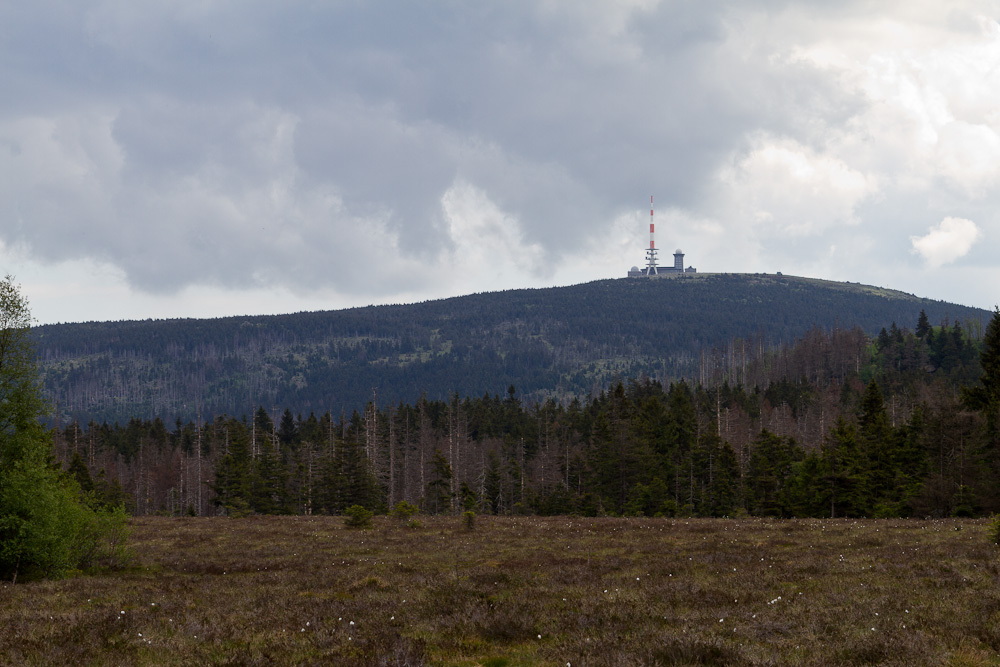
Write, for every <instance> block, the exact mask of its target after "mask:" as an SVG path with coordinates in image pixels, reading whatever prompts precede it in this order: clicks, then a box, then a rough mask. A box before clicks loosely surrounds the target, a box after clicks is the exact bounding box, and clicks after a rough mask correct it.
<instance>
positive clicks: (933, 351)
mask: <svg viewBox="0 0 1000 667" xmlns="http://www.w3.org/2000/svg"><path fill="white" fill-rule="evenodd" d="M931 321H932V320H930V318H929V317H928V315H927V312H926V311H921V312H920V313H919V315H918V316H917V317H914V319H913V321H912V323H911V326H912V328H910V327H909V326H902V327H900V326H896V325H895V324H891V325H890V326H889V327H888V328H882V329H880V330H879V332H878V333H877V334H876V335H869V334H867V333H865V331H863V330H862V329H861V328H857V327H856V328H851V329H840V328H833V329H830V330H823V329H821V328H818V327H815V328H812V329H809V330H808V331H806V332H805V334H804V335H802V336H801V337H800V338H799V339H798V340H797V341H796V342H794V343H793V344H783V345H779V346H768V345H764V344H762V343H761V342H760V340H758V341H756V342H754V341H752V340H751V341H743V342H738V341H731V343H730V344H729V345H728V346H723V347H719V348H716V349H715V350H714V351H710V352H709V351H706V352H703V353H702V354H700V355H697V358H699V360H700V361H699V366H700V369H701V374H702V377H700V378H694V379H691V380H684V379H681V380H678V381H675V382H670V383H663V382H660V381H659V380H656V379H653V378H650V377H649V376H636V377H635V378H633V379H629V380H625V381H620V382H613V383H611V384H609V385H608V387H607V388H606V389H605V390H601V391H599V392H597V393H595V394H594V395H593V396H591V397H586V398H580V397H574V398H573V399H571V400H568V401H565V402H560V401H557V400H555V398H553V397H549V398H546V399H545V400H534V401H529V400H525V399H524V397H523V396H522V395H521V394H520V393H519V390H518V389H517V387H515V386H514V385H510V386H508V387H506V391H503V392H498V393H484V394H482V395H473V396H468V395H461V394H458V393H453V394H451V395H450V396H448V397H447V398H444V399H437V398H435V399H432V398H429V397H428V396H427V395H420V394H417V395H416V397H415V400H413V401H411V402H404V401H380V400H379V399H378V396H374V397H373V398H372V400H369V402H368V403H367V405H366V406H365V407H363V408H361V409H358V410H353V411H350V412H348V411H344V412H342V413H339V414H333V413H331V412H330V411H322V412H316V411H312V410H308V411H304V410H303V411H299V410H298V407H297V406H295V407H288V408H285V409H282V410H280V411H279V410H274V409H271V408H269V407H266V406H263V405H260V406H258V407H257V408H256V409H255V410H253V411H252V412H250V413H249V414H241V415H239V416H235V415H224V414H220V415H216V416H214V417H211V418H206V419H204V420H189V421H184V420H181V419H177V420H175V421H174V422H172V423H167V422H165V421H164V420H162V419H160V418H158V417H157V418H154V419H141V418H138V417H134V418H132V419H130V420H128V421H127V422H124V423H113V424H108V423H106V422H101V423H98V422H96V421H90V422H89V423H79V422H77V421H74V422H72V423H69V424H68V425H67V424H63V425H60V427H59V428H58V430H57V433H56V436H57V437H56V445H57V452H58V454H59V456H60V457H61V458H62V459H63V460H64V461H65V462H66V463H67V465H68V468H69V470H70V471H71V472H72V473H73V474H74V475H75V476H76V477H77V479H78V480H79V482H80V484H81V486H83V487H84V488H85V489H89V490H91V491H92V492H93V493H94V495H95V497H96V498H98V499H99V500H101V501H102V502H107V503H112V504H113V503H117V502H122V501H124V502H126V503H127V504H128V506H129V508H130V509H131V510H132V511H133V512H135V513H138V514H154V513H165V514H174V515H179V514H193V515H207V514H220V513H225V514H230V515H242V514H248V513H260V514H319V513H330V514H337V513H341V512H343V511H344V510H345V509H346V508H348V507H350V506H352V505H361V506H364V507H366V508H368V509H370V510H374V511H379V512H386V511H389V510H391V509H392V508H394V507H404V508H405V507H407V505H402V506H400V503H404V502H405V503H409V504H410V505H413V506H417V507H419V508H421V509H422V511H424V512H426V513H454V512H459V511H463V510H472V511H475V512H478V513H496V514H529V513H536V514H582V515H588V516H592V515H605V514H614V515H644V516H657V515H663V516H738V515H744V514H751V515H757V516H773V517H792V516H808V517H843V516H847V517H852V516H878V517H888V516H932V517H941V516H969V515H979V514H983V513H989V512H995V511H1000V488H998V487H997V484H996V479H997V474H998V472H1000V437H998V433H1000V311H998V312H997V313H995V314H994V315H993V316H992V319H991V320H990V321H989V324H988V326H987V327H986V329H985V332H984V333H982V334H981V332H979V331H974V330H970V329H974V327H972V328H970V327H969V326H963V325H962V324H961V323H959V322H951V323H949V322H942V323H941V324H936V325H932V324H931ZM737 349H738V350H740V352H739V357H738V363H732V355H733V352H734V350H737Z"/></svg>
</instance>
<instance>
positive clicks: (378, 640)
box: [0, 516, 1000, 667]
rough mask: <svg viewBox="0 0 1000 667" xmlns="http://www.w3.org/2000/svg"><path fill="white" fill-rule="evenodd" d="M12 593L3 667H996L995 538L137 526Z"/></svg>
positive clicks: (494, 524)
mask: <svg viewBox="0 0 1000 667" xmlns="http://www.w3.org/2000/svg"><path fill="white" fill-rule="evenodd" d="M132 541H133V546H134V548H135V551H136V565H135V567H133V568H132V569H131V570H128V571H124V572H120V573H115V574H110V575H102V576H83V575H81V576H76V577H73V578H69V579H64V580H59V581H41V582H34V583H30V584H18V585H17V586H13V585H11V584H9V583H7V584H0V662H2V663H3V664H9V665H20V664H35V665H49V664H51V665H56V664H59V665H63V664H75V665H201V664H209V665H210V664H218V665H270V664H299V665H310V664H313V665H321V664H334V665H425V664H427V665H468V666H473V665H492V666H494V667H499V666H501V665H509V666H516V665H566V664H567V663H569V664H570V665H574V666H575V665H788V664H793V665H795V664H797V665H826V664H842V665H872V664H884V665H915V664H932V665H947V664H951V665H990V664H1000V661H998V660H997V659H996V658H995V657H994V656H995V655H997V654H998V653H1000V582H998V575H1000V567H998V563H1000V560H998V558H1000V554H998V550H997V548H996V547H995V546H993V545H991V544H990V543H989V541H988V540H987V538H986V535H985V522H983V521H974V520H963V521H957V522H956V521H951V520H948V521H909V520H881V521H876V520H835V521H820V520H794V521H775V520H764V519H740V520H725V519H715V520H710V519H699V520H695V519H691V520H681V519H582V518H569V517H562V518H533V517H526V518H494V517H485V516H483V517H477V518H476V525H475V529H474V530H468V529H467V528H466V526H465V525H464V523H463V521H462V518H461V517H458V516H456V517H421V526H420V527H418V528H414V527H410V526H405V525H400V524H399V522H396V521H393V520H391V519H389V518H385V517H376V519H375V525H374V528H372V529H370V530H349V529H346V528H345V527H344V523H343V520H342V519H341V518H338V517H250V518H243V519H226V518H213V519H196V518H185V519H170V518H142V519H136V520H135V521H134V533H133V540H132Z"/></svg>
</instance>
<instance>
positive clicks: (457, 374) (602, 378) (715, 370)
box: [36, 274, 988, 424]
mask: <svg viewBox="0 0 1000 667" xmlns="http://www.w3.org/2000/svg"><path fill="white" fill-rule="evenodd" d="M921 309H923V310H925V311H926V313H927V316H928V317H929V318H930V321H931V322H932V323H934V324H940V323H943V322H961V323H962V324H963V325H964V326H965V328H966V330H968V331H969V332H970V334H971V335H972V337H973V338H976V337H978V335H979V334H978V332H979V331H980V330H981V327H982V323H983V321H984V318H988V313H987V312H985V311H982V310H978V309H973V308H967V307H963V306H958V305H954V304H948V303H944V302H937V301H929V300H926V299H918V298H916V297H914V296H911V295H907V294H903V293H900V292H894V291H891V290H884V289H880V288H873V287H867V286H862V285H855V284H846V283H834V282H828V281H819V280H812V279H805V278H794V277H789V276H775V275H725V274H717V275H705V274H702V275H698V274H694V275H686V276H683V277H677V278H674V279H662V280H645V279H641V280H635V279H632V280H629V279H619V280H604V281H598V282H592V283H587V284H583V285H575V286H571V287H559V288H550V289H536V290H514V291H508V292H500V293H490V294H475V295H470V296H464V297H457V298H453V299H446V300H440V301H430V302H426V303H419V304H412V305H396V306H373V307H368V308H354V309H350V310H341V311H329V312H315V313H298V314H290V315H278V316H266V317H264V316H260V317H229V318H220V319H210V320H165V321H153V320H147V321H138V322H103V323H83V324H60V325H48V326H42V327H38V328H37V329H36V332H37V334H38V341H39V352H40V355H41V362H42V368H43V373H44V381H45V387H46V389H47V391H48V393H49V395H50V397H51V399H52V402H53V404H54V405H55V406H56V408H57V411H58V422H59V423H63V424H65V423H66V422H69V421H71V420H74V419H75V420H79V421H81V422H87V421H89V420H92V419H93V420H96V421H98V422H100V421H108V422H111V423H113V422H115V421H119V422H122V423H124V422H127V421H128V420H130V419H132V418H139V419H154V418H156V417H159V418H161V419H163V420H164V421H165V422H167V423H171V422H173V421H174V420H175V419H176V418H180V419H182V420H184V421H188V420H194V419H196V418H197V417H198V416H199V415H201V416H202V417H203V418H210V417H212V416H214V415H222V414H227V415H241V414H247V413H252V412H253V411H254V410H255V409H256V407H257V406H266V408H267V409H268V410H270V411H275V410H280V409H282V408H284V407H291V408H292V409H294V410H295V411H301V412H303V413H305V414H308V413H309V412H316V413H317V414H322V413H324V412H327V411H331V412H333V413H334V414H339V413H341V412H343V411H346V412H347V413H350V412H351V411H353V410H355V409H359V410H360V409H362V408H363V407H364V405H365V404H366V403H367V402H369V401H371V400H372V399H373V397H374V399H375V401H376V402H377V404H379V405H389V404H395V403H399V402H400V401H414V400H415V399H416V398H417V397H419V396H421V395H425V396H426V398H427V399H428V400H442V399H447V398H448V397H450V396H452V395H454V394H456V393H457V394H458V395H460V396H466V395H469V396H482V395H484V394H487V393H490V394H496V393H503V392H505V391H506V388H507V387H508V386H510V385H514V386H515V387H517V389H518V392H519V396H520V397H521V398H522V400H526V401H528V402H536V401H544V400H545V399H547V398H550V397H552V398H555V399H556V400H557V401H558V402H560V403H567V402H568V401H570V400H572V399H573V398H574V397H577V398H580V399H583V400H586V399H587V398H588V397H590V396H592V395H595V394H596V393H598V392H600V391H601V390H602V389H606V388H607V387H609V386H610V385H611V384H612V383H613V382H614V381H616V380H619V379H621V380H626V381H627V380H628V379H630V378H639V377H648V378H651V379H653V380H656V381H659V382H661V383H664V384H667V383H669V382H671V381H673V380H677V379H681V378H686V379H688V380H689V381H691V382H701V383H702V384H707V383H709V382H710V381H714V380H715V379H720V378H726V379H728V380H729V382H730V383H731V384H733V383H736V382H742V383H744V384H747V385H752V384H755V383H757V381H758V379H757V378H752V377H748V376H747V373H748V372H749V371H748V366H747V359H748V358H749V357H750V356H751V355H757V356H759V355H760V353H761V352H762V351H764V350H765V349H774V348H775V347H776V346H778V345H780V344H782V343H790V342H792V341H793V340H795V339H797V338H799V337H801V336H803V335H805V334H806V332H808V331H809V330H810V329H813V328H814V327H815V328H818V329H819V330H821V331H831V330H834V329H851V328H853V327H859V328H860V330H861V331H862V332H864V333H866V334H870V335H874V334H876V333H877V332H878V331H879V330H880V329H881V328H883V327H885V328H887V329H888V328H890V327H891V325H892V324H893V323H894V322H895V323H899V326H903V324H902V323H904V322H905V323H912V322H915V321H916V318H917V315H918V313H919V312H920V311H921ZM754 347H756V350H752V349H751V348H754ZM713 350H715V351H716V352H718V354H710V353H711V352H712V351H713Z"/></svg>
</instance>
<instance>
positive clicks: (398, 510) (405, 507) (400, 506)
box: [390, 500, 420, 523]
mask: <svg viewBox="0 0 1000 667" xmlns="http://www.w3.org/2000/svg"><path fill="white" fill-rule="evenodd" d="M419 511H420V508H418V507H417V506H416V505H414V504H413V503H408V502H406V501H405V500H400V501H399V502H398V503H396V506H395V507H393V508H392V512H391V513H390V514H391V516H392V518H393V519H396V520H397V521H399V522H400V523H406V522H407V521H409V520H410V519H411V518H413V516H414V515H415V514H416V513H417V512H419Z"/></svg>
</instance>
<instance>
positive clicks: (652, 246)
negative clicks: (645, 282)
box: [646, 195, 656, 276]
mask: <svg viewBox="0 0 1000 667" xmlns="http://www.w3.org/2000/svg"><path fill="white" fill-rule="evenodd" d="M646 260H647V261H648V265H647V268H646V275H647V276H655V275H656V241H655V239H654V238H653V195H649V250H647V251H646Z"/></svg>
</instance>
